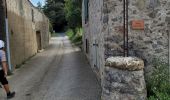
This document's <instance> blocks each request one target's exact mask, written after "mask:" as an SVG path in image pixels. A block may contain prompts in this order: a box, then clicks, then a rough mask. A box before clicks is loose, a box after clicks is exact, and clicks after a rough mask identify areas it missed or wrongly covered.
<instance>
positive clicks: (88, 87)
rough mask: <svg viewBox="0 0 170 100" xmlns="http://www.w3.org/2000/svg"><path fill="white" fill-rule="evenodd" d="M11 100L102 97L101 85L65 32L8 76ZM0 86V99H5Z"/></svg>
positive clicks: (85, 99)
mask: <svg viewBox="0 0 170 100" xmlns="http://www.w3.org/2000/svg"><path fill="white" fill-rule="evenodd" d="M9 83H10V86H11V88H12V90H15V91H16V97H15V98H14V99H11V100H100V93H101V88H100V85H99V83H98V81H97V78H96V76H95V74H94V73H93V72H92V70H91V68H90V66H89V64H88V63H87V61H86V58H85V56H84V55H83V53H82V52H81V51H80V49H79V48H77V47H73V46H72V45H71V43H70V41H69V40H68V38H67V37H66V36H64V35H62V36H61V37H55V38H52V39H51V41H50V45H49V47H48V48H47V49H45V50H44V51H43V52H41V53H38V54H37V55H36V56H34V57H33V58H32V59H31V60H29V61H27V62H26V64H24V65H23V66H22V67H21V68H20V69H18V70H16V71H15V72H14V75H12V76H11V77H9ZM5 97H6V95H5V92H4V91H3V89H0V100H6V99H5Z"/></svg>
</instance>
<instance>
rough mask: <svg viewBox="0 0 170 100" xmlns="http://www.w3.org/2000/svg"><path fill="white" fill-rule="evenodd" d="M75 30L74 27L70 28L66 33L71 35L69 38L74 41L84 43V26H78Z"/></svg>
mask: <svg viewBox="0 0 170 100" xmlns="http://www.w3.org/2000/svg"><path fill="white" fill-rule="evenodd" d="M75 32H76V33H74V31H73V30H72V29H69V30H68V31H67V32H66V34H67V36H68V37H69V39H70V40H71V41H72V43H74V44H77V45H81V43H82V28H76V29H75Z"/></svg>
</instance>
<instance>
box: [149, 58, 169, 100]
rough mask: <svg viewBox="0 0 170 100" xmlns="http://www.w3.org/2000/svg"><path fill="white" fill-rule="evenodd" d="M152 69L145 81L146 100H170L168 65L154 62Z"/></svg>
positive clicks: (157, 61)
mask: <svg viewBox="0 0 170 100" xmlns="http://www.w3.org/2000/svg"><path fill="white" fill-rule="evenodd" d="M154 67H155V69H154V71H153V73H152V74H151V76H150V77H149V78H148V79H147V89H148V100H170V82H169V72H168V71H169V70H168V64H166V63H162V62H160V61H159V60H154Z"/></svg>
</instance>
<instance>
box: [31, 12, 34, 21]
mask: <svg viewBox="0 0 170 100" xmlns="http://www.w3.org/2000/svg"><path fill="white" fill-rule="evenodd" d="M31 15H32V22H34V10H33V9H32V10H31Z"/></svg>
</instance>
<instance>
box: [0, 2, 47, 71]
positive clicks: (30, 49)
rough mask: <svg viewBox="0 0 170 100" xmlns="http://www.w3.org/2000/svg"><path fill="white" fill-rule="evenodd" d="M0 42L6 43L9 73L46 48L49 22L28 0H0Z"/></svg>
mask: <svg viewBox="0 0 170 100" xmlns="http://www.w3.org/2000/svg"><path fill="white" fill-rule="evenodd" d="M0 14H1V15H0V39H2V40H4V41H6V44H7V45H6V46H7V51H8V53H7V55H8V62H9V65H10V69H15V67H16V66H18V65H20V64H22V63H23V62H24V61H25V60H27V59H28V58H29V57H31V56H33V55H35V54H36V53H37V51H38V50H41V49H43V48H45V47H47V46H48V44H49V20H48V18H47V17H46V16H45V15H44V14H43V12H42V11H40V10H38V9H37V8H36V7H34V6H33V5H32V3H31V2H30V1H29V0H0Z"/></svg>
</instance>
